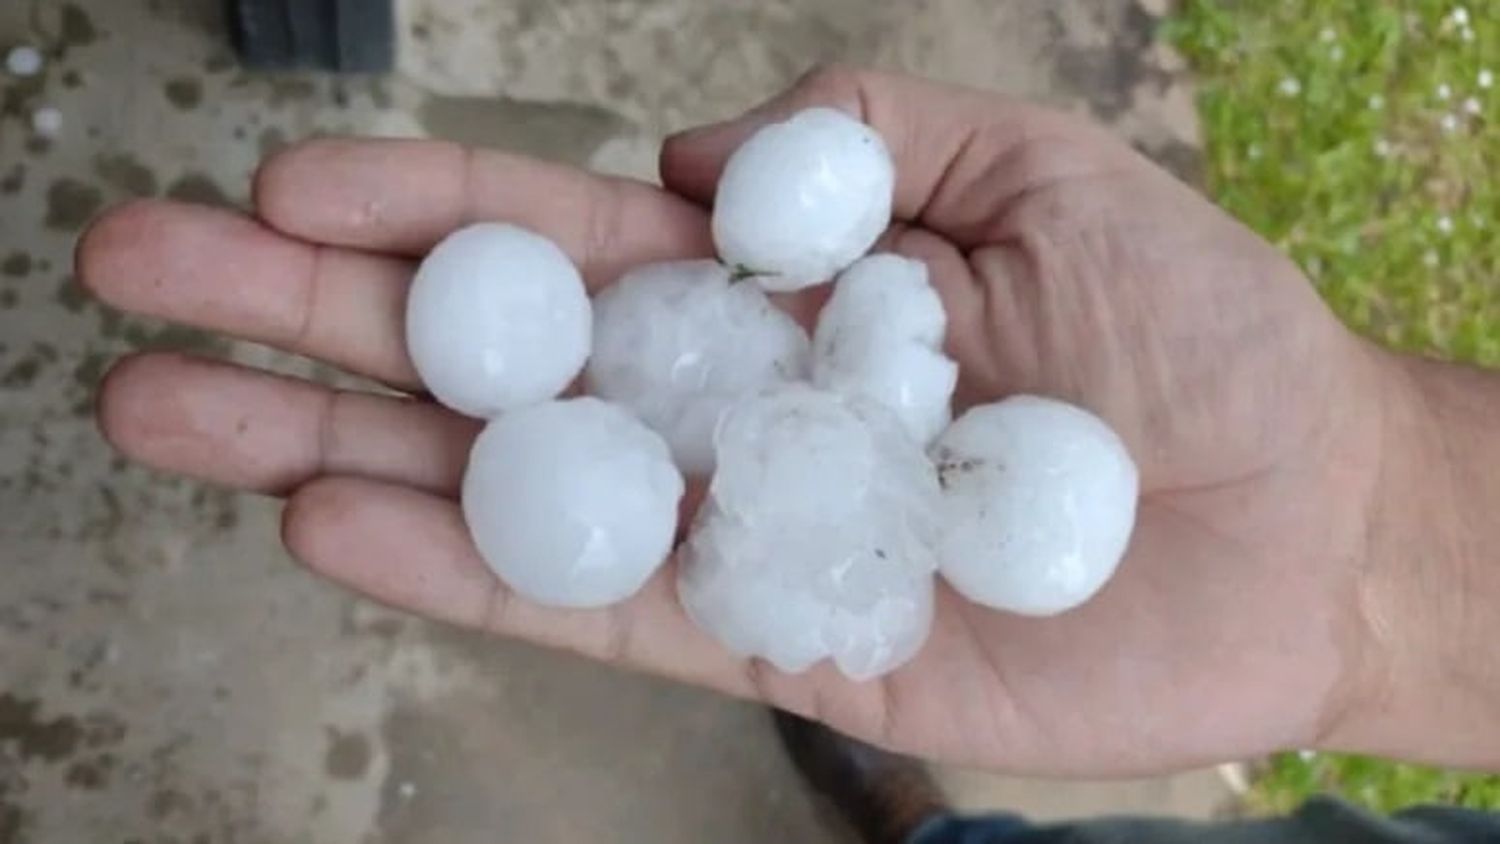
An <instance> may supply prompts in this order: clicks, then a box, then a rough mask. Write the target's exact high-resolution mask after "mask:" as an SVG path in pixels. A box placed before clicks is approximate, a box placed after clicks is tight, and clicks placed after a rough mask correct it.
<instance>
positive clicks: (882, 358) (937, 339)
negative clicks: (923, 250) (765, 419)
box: [812, 254, 958, 445]
mask: <svg viewBox="0 0 1500 844" xmlns="http://www.w3.org/2000/svg"><path fill="white" fill-rule="evenodd" d="M947 327H948V316H947V314H945V313H944V312H943V303H942V301H941V300H940V299H939V298H938V295H937V292H936V291H935V290H933V289H932V285H931V284H929V283H928V281H927V266H926V265H925V264H923V263H922V262H921V261H914V260H912V259H910V258H903V257H901V256H899V255H889V254H881V255H871V256H869V257H866V258H861V259H860V260H859V261H856V262H855V263H854V265H853V266H851V267H850V268H849V269H847V270H845V271H844V272H843V274H842V275H840V276H839V279H838V283H837V284H835V285H834V288H833V296H832V297H831V298H830V299H829V300H828V304H827V305H825V306H824V307H823V313H822V314H821V315H820V316H819V317H818V328H817V331H816V332H815V333H814V334H813V367H812V369H813V376H812V380H813V383H814V384H816V385H817V386H819V387H821V388H823V389H825V390H832V391H833V392H836V393H843V394H848V395H862V396H866V397H868V398H871V399H874V400H875V401H878V402H880V403H881V404H884V405H885V406H887V407H889V408H891V409H892V410H894V411H895V412H896V415H897V416H899V417H900V418H901V421H902V423H903V424H904V425H905V426H906V429H907V430H908V431H909V432H910V433H911V435H912V437H914V438H915V439H916V440H917V442H920V443H922V444H924V445H925V444H926V443H929V442H931V441H932V439H933V437H936V436H937V435H938V433H939V432H940V431H942V430H943V428H945V427H947V425H948V423H949V422H950V421H951V420H952V410H951V409H950V408H951V403H952V400H953V388H954V386H955V385H956V384H957V383H958V364H956V363H954V362H953V361H952V360H951V359H949V358H948V357H947V356H945V355H944V354H943V351H942V349H943V335H944V333H945V332H946V330H947Z"/></svg>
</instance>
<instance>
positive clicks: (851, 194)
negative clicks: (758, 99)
mask: <svg viewBox="0 0 1500 844" xmlns="http://www.w3.org/2000/svg"><path fill="white" fill-rule="evenodd" d="M895 183H896V172H895V165H894V164H893V163H892V161H891V155H890V152H889V151H887V150H886V147H885V142H884V141H882V140H881V138H880V135H878V134H877V133H876V132H875V130H874V129H871V128H870V127H869V126H866V125H865V124H863V123H861V122H859V121H858V120H856V119H854V118H853V117H850V116H849V115H847V114H845V113H843V112H841V111H837V110H835V109H830V108H811V109H807V110H806V111H801V112H798V113H797V114H795V115H793V116H792V118H791V119H790V120H787V121H786V122H785V123H773V124H771V125H769V126H766V127H764V128H762V129H760V130H759V131H758V132H756V133H755V134H754V135H751V136H750V138H749V139H748V140H746V141H745V142H744V143H743V144H742V145H741V146H740V147H739V149H737V150H735V152H734V154H733V155H731V156H730V157H729V161H728V163H727V164H725V166H724V173H723V175H722V176H720V178H719V186H718V191H717V193H716V195H715V197H714V210H713V236H714V244H715V245H716V246H717V248H718V251H719V257H720V258H722V259H724V262H725V263H726V264H729V265H730V266H732V267H735V268H736V269H738V270H742V271H745V272H750V273H754V274H755V275H756V276H757V278H756V281H757V282H758V283H759V284H760V285H761V286H762V287H764V288H766V289H767V290H775V291H785V290H797V289H799V288H802V287H807V286H809V285H813V284H819V283H821V282H824V281H828V280H829V279H830V278H832V277H833V275H834V274H835V273H837V272H838V271H839V270H841V269H843V268H844V267H846V266H848V265H849V264H851V263H853V262H854V260H855V259H857V258H858V257H859V256H861V255H863V254H865V252H867V251H868V250H869V248H870V247H871V246H872V245H873V244H874V243H875V240H876V238H878V237H880V234H881V232H883V231H885V228H886V226H887V225H888V224H889V223H890V219H891V200H892V194H893V192H894V190H895Z"/></svg>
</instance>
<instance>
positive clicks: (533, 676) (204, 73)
mask: <svg viewBox="0 0 1500 844" xmlns="http://www.w3.org/2000/svg"><path fill="white" fill-rule="evenodd" d="M1158 12H1159V10H1154V9H1147V8H1145V7H1142V6H1139V5H1137V4H1136V2H1134V0H1103V1H1102V2H1096V0H1056V2H1053V0H1009V1H1008V2H999V1H998V0H923V2H894V0H893V1H892V2H869V0H757V2H755V3H749V2H741V1H740V0H711V1H710V2H705V0H615V2H601V0H408V2H405V3H404V4H403V5H402V25H401V32H402V49H401V57H402V58H401V69H400V72H399V73H398V74H396V75H394V76H393V77H391V78H388V79H369V78H351V79H332V78H326V77H313V76H305V75H293V76H257V75H253V74H248V73H245V72H242V71H241V70H240V69H238V68H237V66H236V64H235V62H234V60H233V57H232V55H231V53H230V52H229V50H228V48H227V46H226V39H225V35H224V31H223V20H222V11H221V4H220V3H218V2H214V0H76V2H51V1H50V0H28V2H20V0H17V1H16V2H10V3H6V4H0V50H5V49H8V48H9V47H11V46H13V45H16V44H22V43H24V44H32V45H35V46H37V47H39V48H41V49H42V50H43V51H44V53H45V54H46V56H47V60H48V61H47V65H46V68H45V69H44V72H43V73H42V75H41V76H39V77H36V78H32V79H16V78H12V77H0V515H3V520H0V844H16V842H62V841H66V842H72V841H101V842H103V841H109V842H115V841H118V842H127V841H139V842H180V843H181V844H188V843H189V842H192V844H197V843H198V842H293V841H298V842H300V841H351V842H419V841H448V842H454V844H462V843H463V842H470V841H473V842H479V841H494V840H507V841H509V840H514V841H653V842H678V841H681V842H688V841H705V840H712V841H716V842H741V841H743V842H758V841H838V840H844V839H843V838H842V837H841V835H842V833H841V832H840V831H839V830H838V829H837V828H836V826H834V825H832V824H831V822H830V819H829V816H828V815H827V813H826V811H824V810H823V809H821V808H820V807H819V806H818V805H816V804H815V802H814V801H813V800H812V799H811V798H810V797H809V796H808V795H807V794H806V793H804V791H803V790H802V789H801V787H800V786H799V784H798V783H797V781H796V779H795V778H794V775H793V773H792V771H791V770H790V768H789V767H788V765H787V763H786V762H785V761H784V760H783V759H782V756H781V754H780V751H779V749H778V748H777V747H776V746H775V743H774V740H773V738H772V735H771V733H770V730H769V727H768V724H767V721H766V719H765V716H764V713H763V712H762V711H760V710H759V709H757V708H756V707H753V706H750V705H747V704H743V703H737V702H732V701H727V700H724V699H721V698H719V697H717V696H714V695H711V694H708V693H704V692H700V691H696V690H692V689H687V688H683V687H680V686H675V685H671V684H667V683H664V682H660V681H656V680H651V679H646V678H641V677H634V676H628V675H624V674H620V673H617V672H614V671H610V670H607V669H602V668H599V667H597V666H594V665H591V664H586V663H583V662H580V661H578V660H576V659H573V658H569V657H564V656H558V655H555V654H551V653H547V652H543V651H540V650H536V649H533V648H530V647H527V646H524V645H518V644H515V643H509V642H504V641H497V640H493V639H481V638H479V637H476V636H473V635H469V634H465V633H461V632H457V631H454V630H451V629H448V628H445V627H442V626H439V625H435V624H431V623H427V622H424V621H421V620H418V619H413V618H408V617H405V616H402V615H400V614H397V613H394V612H390V611H388V610H385V609H382V608H380V607H377V606H374V605H371V604H369V603H367V602H364V601H361V600H360V599H357V598H355V597H352V596H349V595H347V594H345V593H343V592H341V591H339V590H338V589H336V588H334V587H332V586H330V585H328V584H325V583H322V582H320V581H318V580H316V579H315V578H313V577H312V576H310V575H308V574H306V573H305V572H303V571H301V570H299V569H298V568H296V567H294V566H293V565H291V564H290V563H289V561H288V560H287V558H286V556H285V554H284V552H283V551H282V550H281V549H280V548H279V546H278V545H277V542H276V536H277V532H276V518H277V513H278V508H277V505H276V503H275V502H273V501H269V500H265V499H259V498H254V497H250V496H239V495H234V494H231V493H228V492H225V491H222V490H217V489H212V488H208V487H204V486H201V485H197V484H193V483H189V482H186V481H183V480H180V479H176V478H170V477H164V476H160V475H156V474H153V473H151V472H149V471H146V470H144V469H141V468H138V467H133V466H130V465H127V464H126V463H124V462H123V461H122V460H120V459H119V458H117V457H116V456H114V455H113V454H112V453H111V452H110V451H109V450H108V448H107V447H106V446H105V445H104V443H103V442H102V441H101V440H100V438H99V436H98V434H97V433H96V431H95V429H94V427H93V424H92V421H91V419H90V412H91V407H92V395H93V391H94V388H95V386H96V384H97V382H98V379H99V377H100V376H101V375H102V373H103V372H104V371H105V370H106V368H107V366H108V362H109V361H110V360H112V359H113V358H115V357H116V356H118V355H119V354H121V353H123V352H126V351H129V350H134V349H144V348H177V349H186V350H188V351H191V352H193V353H196V354H204V355H210V356H218V357H228V358H232V359H235V360H237V361H240V362H242V363H247V364H251V365H257V366H266V367H270V368H274V369H278V370H281V371H285V372H292V373H299V374H303V375H308V376H311V377H318V378H323V379H334V378H337V376H336V375H335V374H333V373H330V372H329V371H327V370H326V368H324V367H320V366H317V365H314V364H311V363H308V362H305V361H299V360H295V359H292V358H289V357H287V356H284V355H279V354H275V353H271V352H268V351H266V350H265V349H262V348H259V347H254V346H250V345H248V344H239V343H230V342H228V341H225V340H222V339H219V338H214V337H208V336H204V335H202V334H199V333H197V332H194V331H191V330H187V329H181V328H173V327H167V326H162V325H158V324H154V323H148V322H144V321H140V320H135V319H132V318H127V317H123V316H121V315H119V314H116V313H113V312H110V311H107V310H104V309H102V308H100V307H99V306H97V305H95V304H94V303H92V302H90V301H88V300H87V299H85V298H84V297H83V296H82V295H81V294H80V293H79V292H78V291H77V289H76V288H75V287H74V286H73V284H72V280H71V278H70V252H71V248H72V244H73V240H74V238H75V237H76V235H77V233H78V231H79V230H80V229H81V228H82V227H83V226H84V225H85V224H86V223H87V221H88V220H89V219H90V218H91V217H92V216H93V215H94V214H96V213H97V212H98V210H99V209H100V208H101V207H104V206H105V205H107V204H109V203H113V202H117V201H120V200H123V199H126V198H129V197H132V196H142V195H154V194H160V195H167V196H173V197H177V198H180V199H184V200H188V201H195V202H204V203H209V204H215V205H228V206H236V205H243V204H244V203H245V202H246V200H247V196H248V176H249V174H250V173H251V171H252V170H253V168H254V165H255V162H256V161H257V160H258V159H259V158H260V157H261V156H263V155H264V154H266V153H268V152H271V151H273V150H275V149H277V148H279V147H280V146H282V145H283V144H285V143H287V142H288V141H290V140H293V139H296V138H300V137H304V136H307V135H309V134H314V133H332V132H357V133H368V134H381V135H406V136H415V135H436V136H442V137H450V138H454V139H458V140H462V141H465V142H469V143H476V144H486V145H493V146H500V147H504V148H508V149H512V150H517V151H521V152H525V153H529V154H533V155H538V156H543V157H548V158H554V159H559V160H563V161H567V162H569V163H574V164H579V165H587V166H592V167H595V168H598V169H602V170H607V171H610V172H616V173H624V174H630V175H636V176H640V177H644V178H650V177H651V176H652V173H653V170H654V163H655V150H656V146H657V144H658V143H659V142H660V139H661V138H662V137H663V136H664V135H665V134H666V133H667V132H669V131H672V130H674V129H678V128H683V127H686V126H689V125H692V124H695V123H698V122H703V121H707V120H713V119H718V118H722V117H725V116H728V115H730V114H732V113H734V112H737V111H738V110H740V109H743V108H745V107H747V106H749V105H751V104H753V103H754V102H756V101H758V100H760V99H762V98H764V97H765V96H767V95H769V94H770V93H772V92H774V91H776V90H777V89H779V88H781V87H782V86H784V85H786V84H787V83H789V82H790V81H791V80H792V79H794V78H795V77H796V76H797V75H799V74H800V73H801V72H802V71H803V70H805V69H806V68H807V67H809V66H810V65H812V64H814V63H816V62H819V61H827V60H835V59H836V60H843V61H851V62H857V63H862V64H870V65H876V66H880V67H887V68H894V69H904V70H908V71H912V72H916V73H921V74H924V75H927V76H931V77H935V78H939V79H945V80H950V81H954V82H962V83H966V84H970V85H976V86H980V87H985V88H989V89H994V90H1001V91H1008V92H1012V93H1017V94H1023V95H1026V96H1031V97H1036V98H1039V99H1042V100H1045V101H1048V102H1052V103H1055V104H1058V105H1059V106H1061V107H1065V108H1073V109H1078V110H1087V111H1091V112H1092V113H1094V114H1095V115H1097V116H1098V117H1099V118H1100V119H1102V120H1105V121H1106V122H1109V123H1111V124H1112V125H1114V126H1116V127H1118V128H1119V129H1120V131H1122V132H1123V133H1125V134H1127V135H1128V136H1129V137H1130V138H1131V139H1132V140H1134V141H1135V142H1137V143H1138V144H1139V145H1140V146H1141V147H1142V148H1144V149H1147V150H1149V151H1151V152H1153V153H1154V154H1156V155H1158V156H1159V157H1161V158H1162V159H1163V160H1166V161H1168V162H1170V163H1171V164H1172V165H1173V166H1174V167H1175V168H1176V169H1177V170H1178V171H1179V172H1181V173H1183V174H1184V175H1186V176H1188V177H1191V176H1192V174H1193V172H1194V168H1195V166H1196V164H1195V162H1196V160H1197V159H1196V152H1195V149H1196V141H1195V137H1194V129H1193V123H1192V107H1191V106H1192V104H1191V97H1190V91H1189V89H1188V87H1187V85H1186V84H1184V81H1183V80H1182V78H1181V76H1180V68H1178V67H1177V66H1176V63H1175V62H1174V60H1173V59H1172V57H1171V55H1170V53H1169V52H1167V51H1164V50H1163V49H1162V48H1161V47H1160V46H1159V45H1157V44H1155V43H1154V41H1153V39H1152V37H1151V32H1152V29H1153V27H1154V20H1155V15H1156V14H1157V13H1158ZM47 106H51V107H56V108H58V109H59V110H60V112H61V114H62V116H63V125H62V129H61V131H60V132H58V133H57V135H56V137H52V138H44V137H40V136H38V135H36V134H35V133H34V132H33V131H32V130H31V116H32V114H33V112H34V111H35V110H36V109H38V108H42V107H47ZM204 272H205V279H206V283H207V282H209V281H211V274H212V272H213V269H212V268H211V267H205V269H204ZM943 773H944V776H945V778H946V780H947V782H948V783H949V784H950V786H951V787H952V788H953V790H954V791H955V793H956V796H957V797H958V799H959V800H960V802H961V803H963V804H964V805H967V806H972V807H975V808H985V807H999V806H1008V807H1011V808H1022V809H1027V810H1030V811H1034V812H1037V813H1039V814H1042V815H1047V816H1056V815H1063V814H1070V813H1088V812H1095V811H1126V810H1158V811H1170V812H1176V813H1185V814H1203V813H1206V812H1209V811H1211V810H1212V808H1213V807H1214V806H1215V805H1216V804H1217V803H1218V802H1219V801H1220V800H1222V799H1223V797H1224V794H1223V792H1222V790H1221V789H1220V788H1219V787H1218V785H1217V781H1216V780H1215V779H1213V778H1212V776H1210V775H1195V776H1190V777H1183V778H1173V779H1168V780H1154V781H1149V782H1143V783H1124V784H1119V783H1116V784H1107V785H1092V786H1085V785H1079V786H1057V785H1054V784H1047V783H1028V782H1024V781H1016V780H1006V779H999V778H994V777H990V776H987V775H983V774H978V773H973V772H943Z"/></svg>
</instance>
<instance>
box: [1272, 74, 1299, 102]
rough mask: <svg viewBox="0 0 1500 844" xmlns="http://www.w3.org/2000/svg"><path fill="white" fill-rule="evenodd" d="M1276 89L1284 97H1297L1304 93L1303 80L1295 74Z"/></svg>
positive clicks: (1283, 80) (1282, 81)
mask: <svg viewBox="0 0 1500 844" xmlns="http://www.w3.org/2000/svg"><path fill="white" fill-rule="evenodd" d="M1276 91H1277V92H1278V93H1280V94H1281V95H1282V96H1283V97H1295V96H1297V95H1298V94H1300V93H1302V81H1301V80H1300V79H1298V78H1297V77H1295V76H1288V77H1286V78H1285V79H1282V80H1281V82H1280V84H1278V85H1277V86H1276Z"/></svg>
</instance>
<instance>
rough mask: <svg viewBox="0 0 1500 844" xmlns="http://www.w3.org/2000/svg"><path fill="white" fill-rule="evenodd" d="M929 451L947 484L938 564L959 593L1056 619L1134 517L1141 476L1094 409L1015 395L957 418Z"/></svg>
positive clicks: (1117, 553) (1097, 575)
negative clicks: (1056, 615)
mask: <svg viewBox="0 0 1500 844" xmlns="http://www.w3.org/2000/svg"><path fill="white" fill-rule="evenodd" d="M932 456H933V459H934V460H935V461H936V462H937V464H938V475H939V477H940V478H941V480H942V485H943V504H942V520H941V523H942V529H943V539H942V542H941V543H940V544H939V545H938V567H939V570H940V571H941V572H942V575H943V577H945V578H947V580H948V582H949V583H950V584H952V585H953V588H954V589H956V590H958V592H959V593H960V594H962V595H963V596H964V597H966V598H968V599H969V600H971V601H974V602H975V603H979V604H984V605H986V606H990V607H995V608H997V609H1002V610H1009V611H1011V612H1015V613H1020V614H1022V615H1037V616H1044V615H1055V614H1057V613H1060V612H1063V611H1065V610H1068V609H1071V608H1073V607H1076V606H1078V605H1079V604H1082V603H1083V602H1084V601H1087V600H1088V599H1089V598H1090V597H1092V596H1093V595H1094V593H1095V592H1098V591H1099V589H1100V587H1102V586H1103V585H1104V583H1105V581H1107V580H1109V578H1110V576H1111V575H1112V574H1114V571H1115V568H1116V566H1118V565H1119V562H1120V558H1121V557H1122V556H1123V555H1124V554H1125V548H1126V546H1127V545H1128V544H1129V541H1130V533H1131V530H1132V529H1133V527H1134V525H1135V508H1136V496H1137V492H1138V489H1137V485H1138V478H1137V474H1136V468H1135V463H1134V462H1133V461H1132V460H1131V459H1130V455H1129V453H1127V452H1126V450H1125V445H1124V443H1122V442H1121V441H1120V438H1119V437H1118V436H1116V435H1115V432H1114V431H1112V430H1110V428H1109V426H1108V425H1106V424H1105V423H1104V422H1103V421H1102V420H1100V419H1099V418H1098V417H1096V416H1094V415H1093V414H1091V413H1089V412H1088V411H1085V410H1083V409H1081V408H1077V407H1074V406H1072V405H1070V404H1066V403H1064V402H1060V401H1055V400H1053V399H1046V398H1039V397H1036V396H1015V397H1012V398H1009V399H1006V400H1005V401H1002V402H998V403H996V404H987V405H983V406H980V407H976V408H973V409H971V410H969V411H968V412H967V413H965V414H964V415H963V416H961V417H959V419H958V421H956V422H954V423H953V425H952V426H950V427H949V428H948V430H946V431H944V432H943V434H942V436H940V437H938V439H937V442H936V443H934V444H933V446H932Z"/></svg>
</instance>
